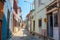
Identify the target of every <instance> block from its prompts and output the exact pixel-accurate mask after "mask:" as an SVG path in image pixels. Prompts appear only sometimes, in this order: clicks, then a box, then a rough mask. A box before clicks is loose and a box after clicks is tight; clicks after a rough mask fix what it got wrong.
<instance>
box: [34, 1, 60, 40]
mask: <svg viewBox="0 0 60 40" xmlns="http://www.w3.org/2000/svg"><path fill="white" fill-rule="evenodd" d="M59 4H60V1H59V0H46V1H45V0H34V8H35V11H34V15H35V16H34V17H35V22H34V23H35V31H34V32H35V33H38V34H40V35H43V36H47V37H51V38H53V39H54V40H59V34H60V33H59V27H60V26H59V24H60V22H59V17H60V16H59V13H60V11H59V10H60V9H59Z"/></svg>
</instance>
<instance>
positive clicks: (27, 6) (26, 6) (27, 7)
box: [18, 0, 33, 20]
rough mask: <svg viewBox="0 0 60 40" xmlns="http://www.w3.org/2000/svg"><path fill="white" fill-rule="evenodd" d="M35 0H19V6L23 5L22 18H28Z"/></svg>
mask: <svg viewBox="0 0 60 40" xmlns="http://www.w3.org/2000/svg"><path fill="white" fill-rule="evenodd" d="M24 1H27V2H24ZM32 3H33V0H18V6H19V7H21V10H22V12H21V14H22V18H23V20H25V19H26V15H27V14H28V13H29V12H30V10H31V8H32V5H30V4H32ZM30 7H31V8H30Z"/></svg>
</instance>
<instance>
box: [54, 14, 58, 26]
mask: <svg viewBox="0 0 60 40" xmlns="http://www.w3.org/2000/svg"><path fill="white" fill-rule="evenodd" d="M57 26H58V14H57V13H55V14H54V27H57Z"/></svg>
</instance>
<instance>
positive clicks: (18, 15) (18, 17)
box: [13, 0, 21, 32]
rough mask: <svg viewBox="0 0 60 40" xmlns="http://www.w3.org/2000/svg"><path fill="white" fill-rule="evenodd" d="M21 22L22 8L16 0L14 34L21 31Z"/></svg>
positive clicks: (14, 6) (14, 5)
mask: <svg viewBox="0 0 60 40" xmlns="http://www.w3.org/2000/svg"><path fill="white" fill-rule="evenodd" d="M20 22H21V8H20V7H18V0H14V4H13V32H17V31H18V30H19V29H20Z"/></svg>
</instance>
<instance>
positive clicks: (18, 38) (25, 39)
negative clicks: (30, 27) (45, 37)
mask: <svg viewBox="0 0 60 40" xmlns="http://www.w3.org/2000/svg"><path fill="white" fill-rule="evenodd" d="M22 31H23V35H26V36H13V38H12V40H39V39H37V38H35V37H33V36H31V35H30V34H29V32H28V31H26V30H22Z"/></svg>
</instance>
